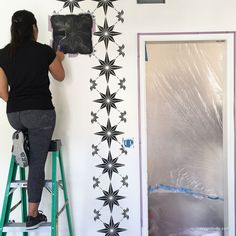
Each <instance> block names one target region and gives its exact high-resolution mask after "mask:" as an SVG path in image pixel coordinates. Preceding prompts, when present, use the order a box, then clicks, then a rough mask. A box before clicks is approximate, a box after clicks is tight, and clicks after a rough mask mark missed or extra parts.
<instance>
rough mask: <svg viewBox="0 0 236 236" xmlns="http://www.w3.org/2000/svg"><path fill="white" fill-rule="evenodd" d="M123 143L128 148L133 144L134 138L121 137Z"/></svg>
mask: <svg viewBox="0 0 236 236" xmlns="http://www.w3.org/2000/svg"><path fill="white" fill-rule="evenodd" d="M123 144H124V146H125V147H127V148H130V147H131V146H133V145H134V140H133V139H123Z"/></svg>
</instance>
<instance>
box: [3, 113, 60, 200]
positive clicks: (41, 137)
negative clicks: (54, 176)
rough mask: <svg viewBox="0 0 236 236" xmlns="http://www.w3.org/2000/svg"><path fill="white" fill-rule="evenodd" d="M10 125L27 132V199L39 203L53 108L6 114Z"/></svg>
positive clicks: (50, 134) (52, 124)
mask: <svg viewBox="0 0 236 236" xmlns="http://www.w3.org/2000/svg"><path fill="white" fill-rule="evenodd" d="M7 117H8V120H9V122H10V124H11V126H12V127H13V128H14V129H16V130H22V131H23V132H27V133H28V138H29V146H30V153H29V175H28V184H27V185H28V187H27V191H28V201H29V202H32V203H39V202H40V201H41V196H42V190H43V187H44V182H45V172H44V167H45V162H46V159H47V153H48V149H49V145H50V141H51V138H52V134H53V130H54V127H55V120H56V113H55V111H54V110H25V111H20V112H12V113H8V114H7Z"/></svg>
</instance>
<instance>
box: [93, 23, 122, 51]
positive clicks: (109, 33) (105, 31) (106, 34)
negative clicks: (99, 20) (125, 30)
mask: <svg viewBox="0 0 236 236" xmlns="http://www.w3.org/2000/svg"><path fill="white" fill-rule="evenodd" d="M114 27H115V25H112V26H108V23H107V19H105V21H104V25H103V27H102V26H100V25H98V28H99V31H98V32H95V33H94V35H96V36H99V37H100V38H99V40H98V42H101V41H104V44H105V47H106V49H107V47H108V43H109V41H112V42H115V40H114V38H113V36H116V35H119V34H121V33H119V32H115V31H113V29H114Z"/></svg>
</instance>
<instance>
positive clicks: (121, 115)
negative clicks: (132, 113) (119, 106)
mask: <svg viewBox="0 0 236 236" xmlns="http://www.w3.org/2000/svg"><path fill="white" fill-rule="evenodd" d="M125 116H126V111H124V112H121V113H120V116H119V118H120V120H121V121H124V122H125V123H126V121H127V119H126V118H125Z"/></svg>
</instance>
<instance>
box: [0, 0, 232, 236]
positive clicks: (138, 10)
mask: <svg viewBox="0 0 236 236" xmlns="http://www.w3.org/2000/svg"><path fill="white" fill-rule="evenodd" d="M113 4H114V6H115V8H116V9H118V10H119V11H120V10H122V9H123V10H124V11H125V15H124V19H125V22H124V23H123V24H121V23H119V24H118V25H117V26H116V27H115V29H114V30H115V31H118V32H122V35H120V36H117V38H116V39H117V43H118V44H119V45H121V44H125V53H126V55H125V57H124V58H120V59H119V65H122V66H123V68H122V69H121V70H120V71H119V72H117V74H118V75H119V77H120V78H123V77H125V78H126V84H125V85H126V87H127V89H126V90H125V91H123V92H121V93H119V98H121V99H123V100H124V102H123V103H122V104H119V105H117V106H118V108H120V110H122V111H123V110H126V111H127V123H125V124H122V126H119V129H121V131H123V132H125V134H123V135H121V136H120V137H119V140H120V141H121V140H122V138H129V137H132V138H134V147H133V148H130V149H128V154H127V155H125V156H122V158H121V159H120V162H122V163H124V164H125V167H122V168H121V169H120V174H121V175H122V176H125V175H126V174H127V175H128V176H129V179H128V183H129V187H128V188H122V189H121V191H120V192H119V195H122V196H125V197H126V199H124V200H121V201H120V205H121V206H122V207H123V208H129V220H126V219H125V220H123V221H122V222H121V223H120V226H119V227H121V228H125V229H127V231H125V232H121V233H120V235H124V236H138V235H141V230H140V189H139V185H140V182H139V137H138V87H137V33H138V32H194V31H234V30H236V14H235V9H236V2H235V1H234V0H225V1H222V0H221V1H220V0H208V1H206V0H198V1H193V0H192V1H191V0H179V1H173V0H167V3H166V4H155V5H152V4H151V5H150V4H145V5H143V4H136V0H118V1H117V2H113ZM80 5H81V6H83V9H85V10H90V11H92V10H94V8H96V5H97V2H95V1H88V0H86V1H84V2H80ZM61 6H62V2H59V1H56V0H47V1H36V0H34V1H32V0H21V1H18V0H12V1H8V2H6V1H3V0H0V29H1V36H0V47H3V46H4V45H5V44H6V43H7V42H8V41H9V27H10V17H11V15H12V14H13V13H14V12H15V11H16V10H19V9H27V10H31V11H32V12H34V13H35V15H36V18H37V19H38V24H39V29H40V34H39V41H40V42H43V43H49V42H50V39H51V33H50V32H49V31H48V15H51V14H52V13H53V10H60V9H61ZM68 13H69V11H68V10H64V11H63V12H62V14H68ZM75 13H78V11H75ZM95 16H96V21H97V23H98V24H99V25H103V21H104V13H103V11H102V9H101V8H99V9H98V10H97V11H96V13H95ZM115 16H116V12H115V11H114V10H109V13H108V21H109V19H111V24H112V23H114V22H115ZM96 41H97V37H94V42H96ZM102 48H104V47H99V50H100V51H99V52H97V55H99V57H101V59H104V54H105V50H103V49H102ZM111 48H114V50H115V47H111ZM109 50H110V51H109V52H110V54H111V58H110V59H113V55H116V53H115V51H114V54H113V52H112V51H111V49H109ZM64 64H65V68H66V72H67V78H66V80H65V81H64V82H63V83H57V82H54V81H52V84H51V88H52V91H53V95H54V104H55V106H56V111H57V127H56V130H55V134H54V137H56V138H61V139H62V140H63V145H64V146H63V155H64V164H65V169H66V177H67V182H68V190H69V195H70V199H71V206H72V218H73V225H74V230H75V235H76V236H77V235H78V236H80V235H82V236H96V235H102V234H100V233H98V232H97V230H99V229H103V228H104V225H103V224H102V223H101V222H99V221H96V222H95V221H94V220H93V217H94V213H93V210H94V209H100V208H101V207H102V204H103V202H102V201H98V200H96V198H97V197H100V196H102V192H101V191H99V190H97V189H95V190H94V189H93V180H92V178H93V176H95V177H98V176H99V175H100V174H101V170H100V169H98V168H96V167H95V165H97V164H100V163H101V162H99V159H98V158H96V157H93V156H92V154H91V153H92V148H91V145H92V144H96V143H98V142H99V140H100V137H98V136H96V135H94V133H95V132H98V131H100V128H99V126H97V125H94V124H91V122H90V120H91V115H90V113H91V111H97V110H98V109H99V106H98V104H95V103H94V102H93V100H94V99H98V98H99V96H98V94H97V93H95V92H91V91H90V89H89V87H90V83H89V79H90V78H93V79H94V78H95V77H96V75H98V73H99V72H98V71H95V70H93V69H91V67H92V66H96V65H98V61H97V60H96V59H95V58H94V57H92V58H89V57H88V56H81V55H80V56H78V57H75V58H68V57H66V59H65V62H64ZM99 81H103V82H100V86H101V87H102V86H103V88H106V82H105V80H104V78H103V79H102V80H99ZM104 114H105V113H104ZM0 117H1V118H0V150H1V152H0V153H1V155H0V166H1V176H2V181H1V182H0V190H1V191H0V203H2V200H3V194H4V190H5V184H6V178H7V172H8V165H9V157H10V149H11V135H12V132H13V130H12V129H11V128H10V126H9V124H8V121H7V119H6V115H5V104H4V102H0ZM111 119H117V114H116V113H112V115H111ZM100 121H101V124H102V125H105V124H106V119H103V120H100ZM102 147H104V148H105V145H103V146H102ZM112 148H113V146H112ZM105 149H106V150H104V152H105V153H106V152H107V150H108V149H107V148H105ZM102 151H103V150H102ZM111 151H113V150H111ZM49 167H50V165H49V164H48V166H47V172H48V173H49V172H50V171H49ZM107 180H108V179H107V178H106V179H105V180H104V182H103V183H102V187H104V189H107V188H108V187H107V186H109V181H107ZM112 181H113V182H112V183H113V185H114V186H115V187H114V188H116V186H118V187H119V186H120V178H119V176H118V177H117V176H116V175H115V177H114V178H113V180H112ZM114 190H115V189H114ZM49 204H50V203H49V199H48V196H47V193H46V192H45V194H44V199H43V204H42V209H43V210H44V211H45V212H46V213H47V214H49V210H48V209H49V208H50V207H48V206H49ZM1 206H2V204H0V207H1ZM0 210H1V208H0ZM109 217H110V213H109V210H108V208H106V209H104V210H102V220H103V221H105V223H108V222H109ZM113 217H114V220H115V221H118V220H119V219H120V218H122V216H121V209H120V208H119V207H117V206H115V207H114V210H113ZM61 218H62V220H60V223H62V224H60V232H61V235H63V236H66V235H69V234H68V233H67V227H66V224H65V223H66V222H65V215H64V214H63V215H62V216H61ZM115 223H116V222H115Z"/></svg>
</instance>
